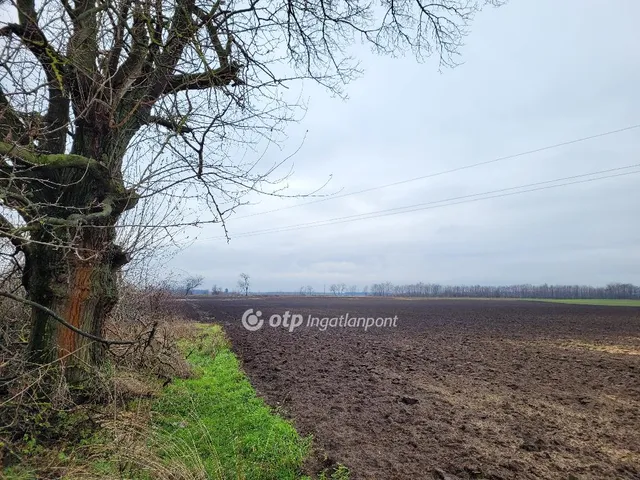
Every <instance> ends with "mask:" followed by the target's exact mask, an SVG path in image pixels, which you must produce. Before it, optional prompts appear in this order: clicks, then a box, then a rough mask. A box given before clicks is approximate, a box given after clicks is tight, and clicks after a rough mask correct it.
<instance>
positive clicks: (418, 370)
mask: <svg viewBox="0 0 640 480" xmlns="http://www.w3.org/2000/svg"><path fill="white" fill-rule="evenodd" d="M194 303H195V305H196V307H197V308H198V309H199V310H200V311H201V312H203V313H204V314H205V315H206V316H208V317H209V318H210V319H213V320H215V321H219V322H222V323H223V324H224V325H225V327H226V329H227V332H228V334H229V336H230V338H231V340H232V343H233V346H234V349H235V351H236V352H237V353H238V354H239V356H240V357H241V359H242V360H243V362H244V368H245V370H246V372H247V373H248V375H249V377H250V379H251V381H252V382H253V384H254V386H255V387H256V389H257V390H258V392H259V393H260V394H261V395H262V396H264V397H265V399H266V400H267V402H268V403H270V404H271V405H272V406H275V407H282V408H283V409H284V411H285V412H286V413H287V414H288V415H289V416H290V417H291V418H292V419H293V421H294V422H295V424H296V426H297V428H298V429H299V431H300V432H301V433H303V434H312V435H313V436H314V438H315V443H316V445H317V446H319V447H321V448H322V449H323V450H324V451H325V452H326V455H327V457H328V458H327V459H326V463H327V464H331V463H343V464H345V465H346V466H348V467H349V468H350V469H351V472H352V478H353V479H384V480H390V479H428V478H446V477H447V476H448V475H450V476H451V478H456V477H460V478H464V479H467V478H484V479H516V478H517V479H571V478H573V479H614V478H620V479H630V478H635V479H638V478H640V308H631V307H593V306H578V305H575V306H574V305H561V304H551V303H541V302H520V301H493V300H486V301H485V300H478V301H475V300H402V299H385V298H324V297H322V298H320V297H317V298H304V297H300V298H296V297H275V298H274V297H271V298H243V299H234V300H225V299H200V300H197V301H196V302H194ZM248 308H254V309H259V310H261V311H262V312H263V318H267V319H268V318H269V316H270V315H272V314H274V313H278V314H282V313H284V311H285V310H289V311H290V312H292V313H300V314H303V315H304V316H305V319H306V316H307V315H308V314H313V315H314V316H320V317H322V316H326V317H332V316H336V317H339V316H340V315H343V314H345V313H347V312H348V313H349V315H350V316H358V317H360V316H363V317H366V316H374V317H386V316H394V315H397V316H398V321H397V327H396V328H373V329H370V330H369V331H367V332H364V331H363V329H362V328H329V329H327V330H326V331H324V332H322V331H319V330H318V329H317V328H306V327H304V326H303V327H299V328H297V329H296V330H294V331H293V332H289V331H287V330H285V329H283V328H271V327H269V326H268V325H266V324H265V326H263V328H262V329H261V330H259V331H257V332H248V331H246V330H245V329H244V328H242V326H241V323H240V318H241V316H242V313H243V312H244V311H245V310H246V309H248Z"/></svg>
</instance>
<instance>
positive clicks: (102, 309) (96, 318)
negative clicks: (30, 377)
mask: <svg viewBox="0 0 640 480" xmlns="http://www.w3.org/2000/svg"><path fill="white" fill-rule="evenodd" d="M74 234H75V238H78V237H79V238H80V240H79V241H77V242H76V243H75V245H74V246H73V247H74V248H64V247H61V248H57V249H56V248H53V247H52V246H51V245H48V244H38V243H34V244H32V245H31V246H30V247H29V250H28V251H27V252H26V262H25V272H24V278H23V283H24V286H25V288H26V290H27V292H28V298H29V300H32V301H34V302H37V303H39V304H40V305H43V306H45V307H48V308H50V309H51V310H53V311H54V312H56V313H57V314H58V315H59V316H60V317H62V318H63V319H65V320H66V321H67V322H68V323H70V324H71V325H73V326H74V327H77V328H79V329H80V330H82V331H84V332H87V333H90V334H93V335H97V336H100V337H103V336H104V332H103V328H104V324H105V320H106V317H107V316H108V314H109V313H110V312H111V310H112V308H113V306H114V305H115V303H116V301H117V299H118V291H117V272H118V270H119V269H120V267H121V266H122V265H123V264H124V263H126V256H125V255H124V254H123V253H122V251H121V250H120V249H119V248H118V247H117V246H116V245H114V243H113V238H114V235H115V233H114V229H113V227H112V226H103V227H102V228H95V227H88V226H84V227H78V228H76V229H75V232H74ZM32 322H33V325H32V329H31V338H30V352H31V360H32V361H34V362H36V363H38V364H46V363H49V362H53V361H56V360H59V361H60V363H61V364H62V365H63V366H64V367H65V373H66V376H67V379H68V380H69V381H71V382H79V381H81V380H83V379H85V378H87V375H86V372H88V370H89V367H91V366H96V365H99V364H100V363H101V362H102V361H103V359H104V345H103V344H101V343H100V342H96V341H93V340H91V339H88V338H86V337H84V336H82V335H80V334H78V333H75V332H73V331H72V330H70V329H69V328H67V327H65V326H64V325H62V324H60V323H59V322H58V321H56V320H55V319H53V318H51V317H50V316H49V315H48V314H47V313H45V312H43V311H42V310H40V309H37V308H33V309H32Z"/></svg>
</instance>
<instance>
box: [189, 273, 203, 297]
mask: <svg viewBox="0 0 640 480" xmlns="http://www.w3.org/2000/svg"><path fill="white" fill-rule="evenodd" d="M203 281H204V277H203V276H201V275H194V276H191V277H187V278H185V280H184V294H185V295H191V294H192V293H193V290H194V289H195V288H197V287H199V286H200V285H202V282H203Z"/></svg>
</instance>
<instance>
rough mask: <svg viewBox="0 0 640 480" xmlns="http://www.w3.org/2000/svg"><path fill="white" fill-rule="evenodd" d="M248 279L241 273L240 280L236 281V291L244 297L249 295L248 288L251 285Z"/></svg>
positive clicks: (247, 276)
mask: <svg viewBox="0 0 640 480" xmlns="http://www.w3.org/2000/svg"><path fill="white" fill-rule="evenodd" d="M250 278H251V277H249V275H247V274H246V273H241V274H240V279H239V280H238V289H239V290H240V293H244V294H245V296H247V295H249V286H250V285H251V283H250V281H249V279H250Z"/></svg>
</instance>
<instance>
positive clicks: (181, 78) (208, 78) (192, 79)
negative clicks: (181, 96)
mask: <svg viewBox="0 0 640 480" xmlns="http://www.w3.org/2000/svg"><path fill="white" fill-rule="evenodd" d="M240 68H241V65H239V64H238V63H234V62H232V63H231V64H230V65H227V66H226V67H220V68H216V69H215V70H211V71H210V72H203V73H185V74H182V75H173V76H171V77H170V78H169V82H168V83H167V86H166V89H165V91H164V92H163V94H165V95H166V94H168V93H175V92H180V91H183V90H204V89H207V88H212V87H223V86H225V85H229V84H230V83H235V84H239V83H241V80H240V79H239V78H238V73H239V72H240Z"/></svg>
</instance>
